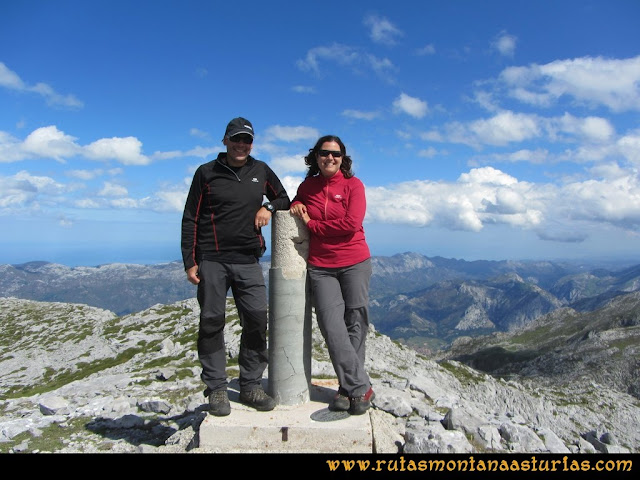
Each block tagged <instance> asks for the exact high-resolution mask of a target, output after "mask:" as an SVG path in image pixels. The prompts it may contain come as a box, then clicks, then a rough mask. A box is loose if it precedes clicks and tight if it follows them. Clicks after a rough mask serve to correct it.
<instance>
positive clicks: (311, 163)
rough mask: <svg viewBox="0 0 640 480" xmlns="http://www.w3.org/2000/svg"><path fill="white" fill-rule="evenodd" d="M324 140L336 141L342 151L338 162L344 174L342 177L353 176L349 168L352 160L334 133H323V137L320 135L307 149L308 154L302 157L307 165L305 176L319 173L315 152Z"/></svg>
mask: <svg viewBox="0 0 640 480" xmlns="http://www.w3.org/2000/svg"><path fill="white" fill-rule="evenodd" d="M325 142H336V143H337V144H338V145H340V151H341V152H342V163H341V164H340V170H341V171H342V174H343V175H344V178H351V177H353V171H352V170H351V165H352V164H353V162H352V161H351V157H350V156H349V155H347V147H345V146H344V143H342V140H340V137H337V136H335V135H325V136H324V137H320V138H319V139H318V141H317V142H316V144H315V146H314V147H313V148H310V149H309V155H307V156H306V157H304V163H305V165H307V167H309V169H308V170H307V177H313V176H315V175H317V174H319V173H320V168H318V160H317V153H318V151H319V150H320V149H321V147H322V144H323V143H325Z"/></svg>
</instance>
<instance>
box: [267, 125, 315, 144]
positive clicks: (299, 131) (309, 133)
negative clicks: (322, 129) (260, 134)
mask: <svg viewBox="0 0 640 480" xmlns="http://www.w3.org/2000/svg"><path fill="white" fill-rule="evenodd" d="M265 134H266V136H267V138H268V139H273V140H280V141H284V142H297V141H299V140H312V141H316V140H317V139H318V138H319V137H320V133H319V132H318V130H317V129H315V128H312V127H305V126H294V127H289V126H282V125H274V126H272V127H269V128H267V130H266V132H265Z"/></svg>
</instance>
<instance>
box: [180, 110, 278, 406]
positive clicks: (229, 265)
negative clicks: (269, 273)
mask: <svg viewBox="0 0 640 480" xmlns="http://www.w3.org/2000/svg"><path fill="white" fill-rule="evenodd" d="M253 139H254V132H253V126H252V125H251V122H249V120H247V119H245V118H242V117H238V118H234V119H233V120H231V121H230V122H229V124H228V125H227V128H226V131H225V134H224V138H223V139H222V143H223V144H224V145H225V146H226V147H227V151H226V152H222V153H220V154H218V157H217V158H216V159H215V160H213V161H211V162H208V163H205V164H203V165H200V167H198V169H197V170H196V172H195V174H194V177H193V182H192V184H191V188H190V190H189V195H188V196H187V201H186V204H185V208H184V214H183V216H182V258H183V262H184V267H185V270H186V272H187V279H188V280H189V281H190V282H191V283H193V284H194V285H197V286H198V292H197V297H198V303H199V304H200V326H199V331H198V357H199V359H200V363H201V365H202V375H201V378H202V381H203V382H204V384H205V385H206V389H205V392H204V394H205V396H207V397H208V399H209V411H210V413H211V414H212V415H216V416H224V415H229V413H230V412H231V406H230V404H229V397H228V394H227V385H228V383H227V375H226V353H225V345H224V325H225V306H226V296H227V292H228V290H229V288H231V292H232V294H233V297H234V299H235V302H236V307H237V309H238V315H239V317H240V323H241V325H242V337H241V341H240V354H239V356H238V363H239V366H240V375H239V384H240V401H241V402H242V403H244V404H247V405H249V406H251V407H253V408H255V409H256V410H260V411H269V410H272V409H273V408H274V407H275V401H274V400H273V398H271V397H270V396H268V395H267V394H266V393H265V392H264V390H263V388H262V375H263V373H264V370H265V368H266V366H267V359H268V355H267V340H266V331H267V323H268V314H267V294H266V286H265V282H264V277H263V275H262V268H261V267H260V265H259V263H258V261H259V260H258V259H259V257H260V256H262V254H263V253H264V251H265V242H264V237H263V236H262V233H261V228H262V227H264V226H266V225H267V224H268V223H269V220H270V219H271V215H272V213H273V212H274V211H276V210H287V209H288V208H289V204H290V201H289V197H288V196H287V192H286V191H285V189H284V188H283V186H282V183H281V182H280V180H279V179H278V177H277V176H276V174H275V173H274V172H273V171H272V170H271V169H270V168H269V166H267V164H266V163H264V162H261V161H260V160H257V159H255V158H253V157H252V156H251V155H250V153H251V149H252V147H253ZM264 196H266V197H267V199H268V202H266V203H264V204H263V203H262V202H263V197H264Z"/></svg>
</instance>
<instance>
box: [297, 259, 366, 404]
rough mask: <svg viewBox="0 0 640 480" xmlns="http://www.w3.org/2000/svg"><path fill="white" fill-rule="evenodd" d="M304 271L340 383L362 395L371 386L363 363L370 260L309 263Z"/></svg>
mask: <svg viewBox="0 0 640 480" xmlns="http://www.w3.org/2000/svg"><path fill="white" fill-rule="evenodd" d="M307 272H308V275H309V279H310V282H311V291H312V295H313V306H314V308H315V312H316V319H317V321H318V326H319V327H320V331H321V332H322V335H323V337H324V339H325V341H326V343H327V348H328V350H329V355H330V357H331V363H332V364H333V368H334V370H335V372H336V375H337V376H338V381H339V382H340V387H341V388H342V390H343V391H344V393H346V394H347V395H348V396H351V397H357V396H360V395H364V394H365V393H367V391H368V390H369V388H370V387H371V383H370V379H369V376H368V375H367V372H366V371H365V367H364V363H365V349H366V340H367V332H368V330H369V280H370V278H371V261H370V259H367V260H365V261H363V262H360V263H357V264H355V265H351V266H348V267H340V268H320V267H314V266H312V265H309V266H308V268H307Z"/></svg>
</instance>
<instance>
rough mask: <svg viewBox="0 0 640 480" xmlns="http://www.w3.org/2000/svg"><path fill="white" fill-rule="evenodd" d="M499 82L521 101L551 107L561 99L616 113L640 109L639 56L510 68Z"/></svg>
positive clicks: (577, 59) (504, 71)
mask: <svg viewBox="0 0 640 480" xmlns="http://www.w3.org/2000/svg"><path fill="white" fill-rule="evenodd" d="M499 81H500V82H501V83H502V84H503V85H504V86H505V87H506V88H507V91H508V94H509V95H510V96H512V97H513V98H516V99H518V100H519V101H521V102H523V103H526V104H530V105H535V106H538V107H548V106H551V105H553V104H555V103H557V102H558V101H559V100H560V99H561V98H563V97H567V98H569V99H572V100H573V102H575V103H576V104H581V105H586V106H588V107H592V108H595V107H599V106H604V107H607V108H609V109H610V110H612V111H614V112H624V111H637V110H640V56H637V57H633V58H627V59H607V58H603V57H581V58H575V59H571V60H556V61H554V62H551V63H547V64H544V65H537V64H532V65H529V66H524V67H523V66H518V67H509V68H506V69H504V70H503V71H502V72H501V74H500V76H499Z"/></svg>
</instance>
